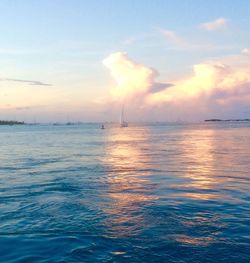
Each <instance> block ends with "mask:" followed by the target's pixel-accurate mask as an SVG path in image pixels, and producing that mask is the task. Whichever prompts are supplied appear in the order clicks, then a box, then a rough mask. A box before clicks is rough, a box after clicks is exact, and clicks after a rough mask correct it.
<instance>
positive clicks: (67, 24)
mask: <svg viewBox="0 0 250 263" xmlns="http://www.w3.org/2000/svg"><path fill="white" fill-rule="evenodd" d="M249 13H250V2H249V1H246V0H245V1H244V0H241V1H239V2H236V1H231V0H228V1H198V0H196V1H195V0H193V1H192V0H189V1H184V0H182V1H180V0H179V1H163V0H161V1H160V0H154V1H147V0H144V1H142V0H141V1H140V0H138V1H111V0H109V1H104V0H103V1H102V0H99V1H97V0H95V1H80V0H78V1H76V0H75V1H74V0H72V1H66V0H60V1H59V0H57V1H56V0H54V1H50V0H44V1H35V0H33V1H31V0H25V1H17V0H16V1H13V0H8V1H7V0H3V1H1V2H0V32H1V34H0V70H1V72H0V78H1V79H2V81H1V82H0V94H1V96H0V103H1V105H0V109H1V112H0V114H1V115H0V117H1V118H22V119H25V120H27V121H29V120H31V119H32V118H34V116H37V118H38V119H41V121H56V120H59V121H63V120H64V119H66V118H69V117H68V116H70V118H71V119H72V120H76V119H80V120H83V121H84V120H86V121H88V120H102V119H103V116H104V115H103V114H106V112H107V111H110V119H111V120H114V119H115V118H116V117H115V113H114V112H113V110H112V107H113V105H114V104H113V101H112V103H111V102H109V103H108V104H109V105H99V104H98V105H95V104H93V103H92V102H93V101H95V99H96V98H98V97H103V96H108V94H109V89H110V86H112V85H115V83H114V81H113V79H112V78H111V77H110V73H109V72H108V70H107V69H106V68H105V67H104V66H103V64H102V61H103V59H104V58H106V57H108V56H109V55H110V54H112V53H115V52H126V53H128V56H129V58H130V59H131V60H133V61H135V62H136V63H140V64H143V65H145V66H146V67H152V68H154V69H156V70H157V71H158V72H159V76H158V81H161V82H169V81H170V82H175V81H177V79H179V78H182V77H183V76H188V74H192V71H193V65H196V64H200V63H203V62H204V61H208V60H213V59H217V60H218V59H222V60H223V61H224V60H225V59H226V58H227V57H228V58H229V57H232V56H236V55H239V54H240V53H241V51H242V50H243V49H247V48H250V43H249V42H250V34H249V33H248V30H249V26H250V20H249ZM220 18H222V19H224V20H225V21H224V22H225V24H224V25H222V27H224V28H222V27H221V28H218V30H217V29H216V30H204V27H202V26H201V25H202V24H204V23H209V22H211V23H212V22H213V21H216V20H218V19H220ZM224 22H223V23H224ZM244 59H245V60H246V58H243V60H244ZM247 59H248V58H247ZM237 60H238V59H237ZM242 63H243V62H242ZM244 63H246V62H244ZM6 79H8V80H6ZM10 79H15V80H32V81H40V82H43V83H45V84H51V85H50V86H47V85H30V84H29V83H28V82H27V83H25V82H18V81H10ZM45 98H46V99H45ZM110 105H111V106H112V107H111V106H110ZM135 105H136V104H135ZM161 107H163V109H162V110H159V111H162V112H164V106H161ZM114 108H115V106H114ZM20 109H23V110H20ZM24 109H25V110H24ZM151 110H152V107H151ZM102 112H104V113H103V114H102ZM222 112H223V109H222ZM141 114H142V115H143V113H141ZM146 114H147V115H148V116H151V114H150V108H148V109H147V113H146ZM230 114H231V113H230ZM158 115H159V116H158V118H159V119H161V114H160V113H159V114H158ZM163 115H164V114H163ZM66 116H67V117H66ZM139 117H141V115H140V116H139V115H138V118H139ZM176 118H177V117H176ZM178 118H179V117H178ZM146 119H147V118H146Z"/></svg>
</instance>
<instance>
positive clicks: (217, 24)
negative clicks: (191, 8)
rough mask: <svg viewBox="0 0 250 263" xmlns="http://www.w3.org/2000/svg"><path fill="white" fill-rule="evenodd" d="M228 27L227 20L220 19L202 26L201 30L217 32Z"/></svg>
mask: <svg viewBox="0 0 250 263" xmlns="http://www.w3.org/2000/svg"><path fill="white" fill-rule="evenodd" d="M227 25H228V20H227V19H226V18H223V17H221V18H218V19H216V20H214V21H210V22H206V23H203V24H201V25H200V28H202V29H204V30H206V31H215V30H220V29H223V28H225V27H227Z"/></svg>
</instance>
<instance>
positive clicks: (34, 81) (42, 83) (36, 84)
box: [0, 78, 52, 86]
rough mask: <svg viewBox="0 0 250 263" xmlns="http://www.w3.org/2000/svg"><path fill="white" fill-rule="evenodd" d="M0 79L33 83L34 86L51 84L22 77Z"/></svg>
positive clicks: (2, 79)
mask: <svg viewBox="0 0 250 263" xmlns="http://www.w3.org/2000/svg"><path fill="white" fill-rule="evenodd" d="M0 81H13V82H21V83H26V84H29V85H34V86H52V85H51V84H48V83H44V82H41V81H37V80H23V79H9V78H0Z"/></svg>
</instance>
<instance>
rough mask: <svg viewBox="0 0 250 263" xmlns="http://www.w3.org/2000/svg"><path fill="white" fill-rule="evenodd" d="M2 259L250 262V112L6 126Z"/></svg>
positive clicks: (2, 136) (1, 131)
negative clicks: (212, 118) (184, 119)
mask: <svg viewBox="0 0 250 263" xmlns="http://www.w3.org/2000/svg"><path fill="white" fill-rule="evenodd" d="M0 142H1V144H0V262H25V263H26V262H182V263H184V262H192V263H193V262H196V263H197V262H201V263H205V262H236V263H239V262H244V263H246V262H250V123H207V124H206V123H205V124H181V125H177V124H175V125H174V124H172V125H170V124H169V125H163V124H162V125H160V124H159V125H156V124H155V125H133V126H131V127H128V128H124V129H121V128H119V127H116V126H115V125H109V126H107V127H106V129H105V130H101V129H100V127H99V125H98V124H84V125H77V126H52V125H51V126H50V125H44V126H42V125H41V126H39V125H35V126H9V127H8V126H1V127H0Z"/></svg>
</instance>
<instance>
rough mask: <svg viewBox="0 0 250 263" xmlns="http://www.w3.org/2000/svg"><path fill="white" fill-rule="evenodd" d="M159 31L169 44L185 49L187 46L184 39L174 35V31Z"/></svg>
mask: <svg viewBox="0 0 250 263" xmlns="http://www.w3.org/2000/svg"><path fill="white" fill-rule="evenodd" d="M159 31H160V32H161V34H162V35H163V36H164V37H165V38H166V39H167V41H168V42H169V43H170V44H173V45H175V46H178V47H187V46H188V45H189V44H188V42H187V41H186V40H185V39H183V38H181V37H180V36H178V35H177V33H175V32H174V31H171V30H166V29H159Z"/></svg>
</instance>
